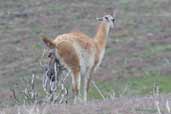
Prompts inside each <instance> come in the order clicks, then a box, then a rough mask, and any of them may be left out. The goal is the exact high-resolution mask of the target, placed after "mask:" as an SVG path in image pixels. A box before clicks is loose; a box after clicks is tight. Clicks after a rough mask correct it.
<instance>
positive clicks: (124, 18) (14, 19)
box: [0, 0, 171, 114]
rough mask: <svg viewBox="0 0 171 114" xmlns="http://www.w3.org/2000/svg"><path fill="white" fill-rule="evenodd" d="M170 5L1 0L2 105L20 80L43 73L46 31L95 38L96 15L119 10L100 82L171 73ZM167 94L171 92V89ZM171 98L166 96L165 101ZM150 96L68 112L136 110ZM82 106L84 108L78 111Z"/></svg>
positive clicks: (136, 0)
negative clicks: (44, 36)
mask: <svg viewBox="0 0 171 114" xmlns="http://www.w3.org/2000/svg"><path fill="white" fill-rule="evenodd" d="M170 6H171V1H170V0H1V1H0V104H3V100H2V99H8V100H9V99H12V96H11V94H12V93H11V91H10V88H11V87H13V85H15V83H19V80H20V78H22V77H27V78H29V77H30V76H31V74H32V73H35V74H38V75H39V76H41V73H42V71H41V68H40V65H39V59H40V57H41V54H42V51H43V48H45V45H44V44H43V42H42V41H41V36H42V35H46V36H48V37H50V38H55V37H56V36H57V35H59V34H62V33H67V32H70V31H81V32H84V33H86V34H88V35H89V36H91V37H93V36H94V35H95V33H96V27H97V22H96V17H99V16H103V15H104V14H107V13H109V12H112V11H113V10H116V11H117V15H116V24H115V28H114V30H112V31H111V33H110V36H109V39H108V45H107V49H106V54H105V57H104V59H103V62H102V64H101V66H100V68H99V70H98V71H97V73H95V74H94V77H93V78H94V80H96V81H104V82H107V81H109V80H117V79H127V78H129V77H131V78H132V77H141V76H144V75H145V74H149V73H151V72H152V73H153V72H155V73H156V72H157V74H159V75H160V76H167V77H171V7H170ZM149 75H150V74H149ZM169 79H170V78H169ZM170 86H171V85H170ZM168 88H169V87H168ZM167 93H171V88H169V89H168V91H167ZM164 94H165V93H164ZM4 96H5V97H4ZM167 98H169V97H168V96H167V97H165V95H164V96H163V99H165V100H166V99H167ZM144 99H145V100H147V99H146V97H142V98H141V97H138V98H136V97H135V99H134V98H127V96H126V97H123V98H119V99H116V100H114V101H110V100H106V101H97V102H96V101H95V102H92V103H88V104H78V105H76V106H73V107H72V106H68V105H67V106H66V107H69V109H68V110H67V111H69V112H66V113H71V114H77V113H78V114H79V113H82V112H84V111H88V112H87V114H96V113H98V114H113V113H116V114H117V113H118V114H120V113H122V114H134V112H131V110H130V105H131V106H132V107H135V108H134V109H136V106H137V107H138V106H140V105H143V104H141V101H144ZM139 100H140V103H139ZM134 102H136V103H137V102H138V103H139V104H138V103H137V105H135V103H134ZM103 103H104V105H103ZM142 103H144V102H142ZM145 103H146V104H147V107H148V106H149V107H150V106H152V107H155V106H153V105H154V104H150V102H149V101H148V100H147V102H145ZM122 104H126V108H125V105H124V107H123V108H122V107H120V106H121V105H122ZM132 104H133V105H132ZM82 105H83V106H82ZM162 105H164V104H162ZM63 106H64V105H59V107H63ZM127 106H128V107H127ZM47 107H48V106H47ZM55 107H58V105H57V106H54V108H55ZM64 107H65V106H64ZM113 107H115V108H113ZM140 107H142V106H140ZM89 108H90V109H92V112H91V110H89ZM64 109H65V108H59V110H61V111H62V110H64ZM79 109H81V110H80V112H78V111H76V112H75V110H79ZM103 109H104V110H103ZM115 109H116V110H115ZM5 110H8V109H5ZM9 110H10V109H9ZM11 110H13V109H11ZM14 110H16V109H14ZM120 110H121V111H120ZM128 110H129V111H128ZM137 110H139V109H137ZM140 110H141V109H140ZM142 110H143V114H146V113H147V114H148V113H150V111H152V112H151V113H150V114H152V113H156V110H155V111H154V110H153V109H152V110H151V109H150V108H149V109H148V108H147V109H143V108H142ZM144 110H145V111H144ZM146 110H147V111H146ZM52 111H53V110H52ZM103 111H104V112H103ZM127 111H128V113H126V112H127ZM7 112H8V111H7ZM55 112H56V111H55ZM58 112H59V111H58ZM51 113H54V112H50V114H51ZM135 113H139V112H137V111H136V112H135ZM47 114H49V113H48V112H47ZM61 114H62V113H61Z"/></svg>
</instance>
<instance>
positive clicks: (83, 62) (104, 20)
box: [43, 15, 115, 101]
mask: <svg viewBox="0 0 171 114" xmlns="http://www.w3.org/2000/svg"><path fill="white" fill-rule="evenodd" d="M97 20H98V21H99V26H98V28H97V33H96V35H95V37H94V38H90V37H89V36H87V35H85V34H84V33H81V32H71V33H66V34H62V35H59V36H57V37H56V38H55V39H54V40H51V39H48V38H46V37H43V41H44V43H45V44H46V45H47V47H48V48H50V49H56V53H57V54H58V56H59V57H58V58H59V59H60V61H61V62H62V63H63V64H64V66H65V67H66V68H67V69H68V70H69V71H71V77H72V91H73V95H74V97H75V100H76V101H77V99H78V95H79V94H80V86H83V91H84V94H83V96H84V101H87V93H88V90H89V85H90V81H91V78H92V74H93V72H94V71H95V70H96V69H97V68H98V66H99V65H100V63H101V61H102V58H103V56H104V53H105V47H106V42H107V37H108V33H109V31H110V29H111V28H113V27H114V21H115V19H114V18H113V17H112V16H111V15H105V16H103V17H101V18H97ZM50 61H51V62H50V63H51V65H53V64H54V57H50ZM81 80H83V81H81ZM81 82H83V84H82V85H81Z"/></svg>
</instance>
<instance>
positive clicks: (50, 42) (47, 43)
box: [42, 36, 55, 49]
mask: <svg viewBox="0 0 171 114" xmlns="http://www.w3.org/2000/svg"><path fill="white" fill-rule="evenodd" d="M42 40H43V42H44V43H45V44H46V46H47V47H49V48H50V49H52V48H55V44H54V43H53V42H52V40H50V39H49V38H47V37H46V36H42Z"/></svg>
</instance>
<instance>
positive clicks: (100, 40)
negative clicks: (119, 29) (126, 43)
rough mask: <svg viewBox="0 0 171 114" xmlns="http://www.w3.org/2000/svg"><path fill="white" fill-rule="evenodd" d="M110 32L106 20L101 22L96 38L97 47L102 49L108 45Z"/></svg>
mask: <svg viewBox="0 0 171 114" xmlns="http://www.w3.org/2000/svg"><path fill="white" fill-rule="evenodd" d="M108 33H109V25H107V24H106V23H104V22H101V23H100V24H99V26H98V28H97V33H96V36H95V39H94V41H95V43H96V45H97V47H98V48H99V49H100V50H101V49H105V47H106V42H107V37H108Z"/></svg>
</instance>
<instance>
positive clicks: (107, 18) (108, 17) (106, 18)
mask: <svg viewBox="0 0 171 114" xmlns="http://www.w3.org/2000/svg"><path fill="white" fill-rule="evenodd" d="M97 20H98V21H103V22H105V23H106V24H108V25H109V27H110V28H113V27H114V22H115V19H114V18H113V16H111V15H105V16H103V17H100V18H97Z"/></svg>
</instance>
